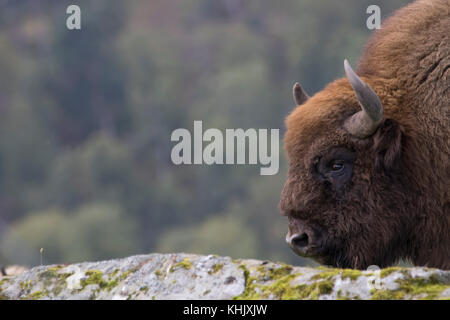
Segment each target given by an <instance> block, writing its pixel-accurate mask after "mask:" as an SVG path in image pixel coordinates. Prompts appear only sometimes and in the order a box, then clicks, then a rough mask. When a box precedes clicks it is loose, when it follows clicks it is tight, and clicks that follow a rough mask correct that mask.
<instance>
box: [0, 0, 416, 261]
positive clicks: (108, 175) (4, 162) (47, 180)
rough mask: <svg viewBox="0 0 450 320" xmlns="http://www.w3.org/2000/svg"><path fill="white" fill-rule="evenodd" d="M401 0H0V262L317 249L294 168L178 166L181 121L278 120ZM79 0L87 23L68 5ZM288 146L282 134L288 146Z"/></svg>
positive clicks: (353, 53)
mask: <svg viewBox="0 0 450 320" xmlns="http://www.w3.org/2000/svg"><path fill="white" fill-rule="evenodd" d="M407 2H408V1H406V0H385V1H374V0H345V1H332V0H328V1H317V0H283V1H270V0H152V1H145V0H127V1H125V0H122V1H114V0H95V1H94V0H92V1H82V0H79V1H54V0H45V1H44V0H29V1H24V0H0V264H8V263H24V264H28V265H37V264H39V263H40V257H39V249H40V248H44V263H45V264H49V263H70V262H76V261H85V260H99V259H110V258H116V257H124V256H128V255H132V254H140V253H149V252H190V253H202V254H219V255H230V256H232V257H233V258H259V259H270V260H279V261H284V262H287V263H294V264H298V265H302V264H309V265H311V264H312V262H311V261H309V260H305V259H301V258H299V257H297V256H295V255H294V254H293V253H291V251H290V249H289V248H288V246H287V245H286V244H285V240H284V238H285V234H286V231H287V221H286V218H285V217H282V216H280V215H279V213H278V208H277V206H278V201H279V196H280V192H281V189H282V187H283V183H284V179H285V177H286V160H285V158H284V154H283V150H281V152H280V154H281V155H282V158H281V168H280V171H279V173H278V174H277V175H274V176H260V175H259V166H255V165H253V166H249V165H240V166H237V165H236V166H225V165H216V166H207V165H203V166H188V165H182V166H175V165H173V164H172V162H171V160H170V151H171V148H172V147H173V145H174V144H175V143H172V142H171V141H170V135H171V132H172V131H173V130H174V129H176V128H187V129H189V130H192V127H193V121H194V120H202V121H203V127H204V128H211V127H213V128H219V129H224V128H244V129H247V128H280V129H281V131H280V133H281V134H283V132H284V131H283V128H284V124H283V121H284V118H285V116H286V115H287V114H288V113H289V112H290V111H291V110H292V109H293V107H294V106H293V100H292V95H291V88H292V85H293V83H294V82H295V81H299V82H301V83H302V84H303V86H304V87H305V89H306V90H307V91H308V92H309V93H310V94H313V93H314V92H316V91H318V90H320V89H321V88H323V87H324V85H325V84H327V83H328V82H330V81H332V80H334V79H336V78H337V77H341V76H343V74H344V72H343V61H344V58H347V59H349V61H350V62H351V63H352V65H354V66H356V64H357V61H358V57H359V55H360V53H361V51H362V48H363V45H364V43H365V42H366V41H367V39H368V37H369V36H370V34H371V32H372V31H371V30H368V29H367V28H366V19H367V17H368V16H369V15H368V14H367V13H366V8H367V7H368V6H369V5H371V4H377V5H379V6H380V8H381V14H382V18H383V19H385V18H386V17H388V16H389V15H390V14H392V12H393V11H394V10H395V9H397V8H399V7H401V6H403V5H405V4H406V3H407ZM74 3H76V4H78V5H79V6H80V7H81V21H82V30H81V31H69V30H67V28H66V19H67V17H68V15H67V14H66V8H67V6H68V5H70V4H74ZM282 148H283V145H282V143H281V144H280V149H282Z"/></svg>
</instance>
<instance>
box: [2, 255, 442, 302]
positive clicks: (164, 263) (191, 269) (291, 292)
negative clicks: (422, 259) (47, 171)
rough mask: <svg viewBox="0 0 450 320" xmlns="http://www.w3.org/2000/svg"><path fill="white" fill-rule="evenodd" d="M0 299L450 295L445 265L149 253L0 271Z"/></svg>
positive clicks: (436, 296)
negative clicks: (350, 265) (368, 266)
mask: <svg viewBox="0 0 450 320" xmlns="http://www.w3.org/2000/svg"><path fill="white" fill-rule="evenodd" d="M2 299H26V300H35V299H123V300H125V299H149V300H151V299H237V300H239V299H286V300H288V299H291V300H292V299H293V300H297V299H450V271H443V270H438V269H430V268H401V267H393V268H386V269H383V270H379V271H378V272H374V271H373V270H372V271H360V270H351V269H334V268H324V267H318V268H306V267H295V266H290V265H286V264H283V263H274V262H268V261H259V260H250V259H248V260H246V259H238V260H234V259H231V258H229V257H219V256H215V255H209V256H200V255H192V254H183V253H180V254H150V255H139V256H133V257H129V258H124V259H116V260H109V261H101V262H85V263H80V264H74V265H53V266H40V267H36V268H33V269H31V270H30V271H27V272H25V273H23V274H21V275H18V276H14V277H2V278H0V300H2Z"/></svg>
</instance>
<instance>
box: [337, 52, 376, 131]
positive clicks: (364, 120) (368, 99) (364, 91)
mask: <svg viewBox="0 0 450 320" xmlns="http://www.w3.org/2000/svg"><path fill="white" fill-rule="evenodd" d="M344 69H345V73H346V75H347V78H348V81H350V84H351V85H352V88H353V90H354V91H355V94H356V98H357V99H358V102H359V104H360V106H361V108H362V110H361V111H359V112H357V113H355V114H354V115H352V116H351V117H350V118H349V119H347V120H346V121H345V123H344V128H345V129H346V130H347V131H348V132H349V133H350V134H352V135H354V136H356V137H358V138H365V137H368V136H370V135H371V134H372V133H374V132H375V130H376V129H377V128H378V126H379V124H380V123H381V120H383V105H382V103H381V101H380V99H379V98H378V96H377V94H376V93H375V91H373V89H372V88H371V87H370V86H369V85H368V84H366V83H364V82H363V81H362V80H361V79H360V78H359V77H358V76H357V75H356V73H355V72H354V71H353V69H352V67H351V66H350V64H349V63H348V61H347V59H346V60H344Z"/></svg>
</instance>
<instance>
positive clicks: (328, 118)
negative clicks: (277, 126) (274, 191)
mask: <svg viewBox="0 0 450 320" xmlns="http://www.w3.org/2000/svg"><path fill="white" fill-rule="evenodd" d="M448 5H449V2H448V0H434V1H417V2H415V3H413V4H411V5H409V6H407V7H405V8H403V9H401V10H400V11H399V12H398V13H397V14H396V15H394V16H393V17H392V18H390V19H388V20H387V22H386V23H385V24H384V27H383V28H382V29H381V30H379V31H378V32H377V33H376V34H375V35H374V37H373V38H372V39H371V41H369V43H368V45H367V47H366V51H365V54H364V56H363V57H362V59H361V62H360V66H359V68H358V70H357V72H358V74H359V75H360V76H361V78H362V79H363V80H364V81H365V82H366V83H367V84H369V85H370V86H371V87H372V88H373V89H374V91H375V92H376V94H377V95H378V97H379V99H380V100H381V102H382V104H383V107H384V113H383V121H382V122H381V124H380V125H379V126H378V128H377V130H376V131H375V132H374V133H373V134H372V135H370V136H368V137H365V138H356V137H354V136H352V135H351V134H349V133H348V132H347V131H346V130H345V129H344V128H343V123H344V122H345V120H346V119H347V118H348V117H350V116H351V115H352V114H354V113H355V112H357V111H358V110H360V106H359V105H358V102H357V100H356V98H355V93H354V91H353V89H352V87H351V86H350V84H349V82H348V81H347V79H345V78H344V79H339V80H336V81H334V82H333V83H331V84H330V85H328V86H327V87H326V88H325V89H324V90H323V91H321V92H319V93H317V94H315V95H314V96H312V97H311V98H309V99H308V100H305V101H302V103H303V104H302V105H299V106H297V108H296V109H295V110H294V111H293V112H292V113H291V114H290V115H289V117H288V118H287V120H286V126H287V132H286V135H285V148H286V152H287V156H288V159H289V170H288V177H287V181H286V184H285V187H284V189H283V191H282V195H281V201H280V209H281V211H282V213H283V214H284V215H286V216H287V217H288V220H289V232H288V235H287V240H289V241H291V242H293V243H297V244H298V245H297V246H293V247H294V250H295V251H296V252H297V253H298V254H300V255H303V256H308V257H312V258H314V259H316V260H317V261H319V262H321V263H323V264H326V265H333V266H337V267H342V268H345V267H347V268H359V269H365V268H367V267H368V266H369V265H378V266H380V267H385V266H389V265H392V264H394V263H395V262H396V261H398V260H399V259H407V260H411V261H412V262H413V263H414V264H416V265H423V266H424V265H426V266H430V267H439V268H442V269H450V197H449V190H450V184H449V180H450V169H449V163H450V161H449V154H450V150H449V149H450V147H449V141H448V137H449V136H450V132H449V130H450V129H449V128H450V122H449V108H450V90H449V83H450V68H449V66H450V36H449V33H448V30H450V15H449V10H448V8H449V7H448ZM296 235H301V236H298V237H297V236H296Z"/></svg>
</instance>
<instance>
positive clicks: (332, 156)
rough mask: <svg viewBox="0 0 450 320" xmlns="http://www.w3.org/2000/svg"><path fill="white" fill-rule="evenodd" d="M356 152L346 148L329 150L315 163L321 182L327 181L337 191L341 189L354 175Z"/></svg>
mask: <svg viewBox="0 0 450 320" xmlns="http://www.w3.org/2000/svg"><path fill="white" fill-rule="evenodd" d="M355 158H356V157H355V152H354V151H352V150H349V149H347V148H344V147H334V148H330V149H329V150H327V152H326V153H324V154H323V155H322V156H321V157H320V158H319V159H318V160H317V162H316V163H315V172H316V173H317V174H318V176H320V180H321V181H327V182H328V183H331V185H332V186H333V187H334V188H335V189H336V190H339V189H341V188H342V187H343V186H344V185H345V184H346V183H347V182H348V181H349V180H350V179H351V178H352V175H353V166H354V162H355Z"/></svg>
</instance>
